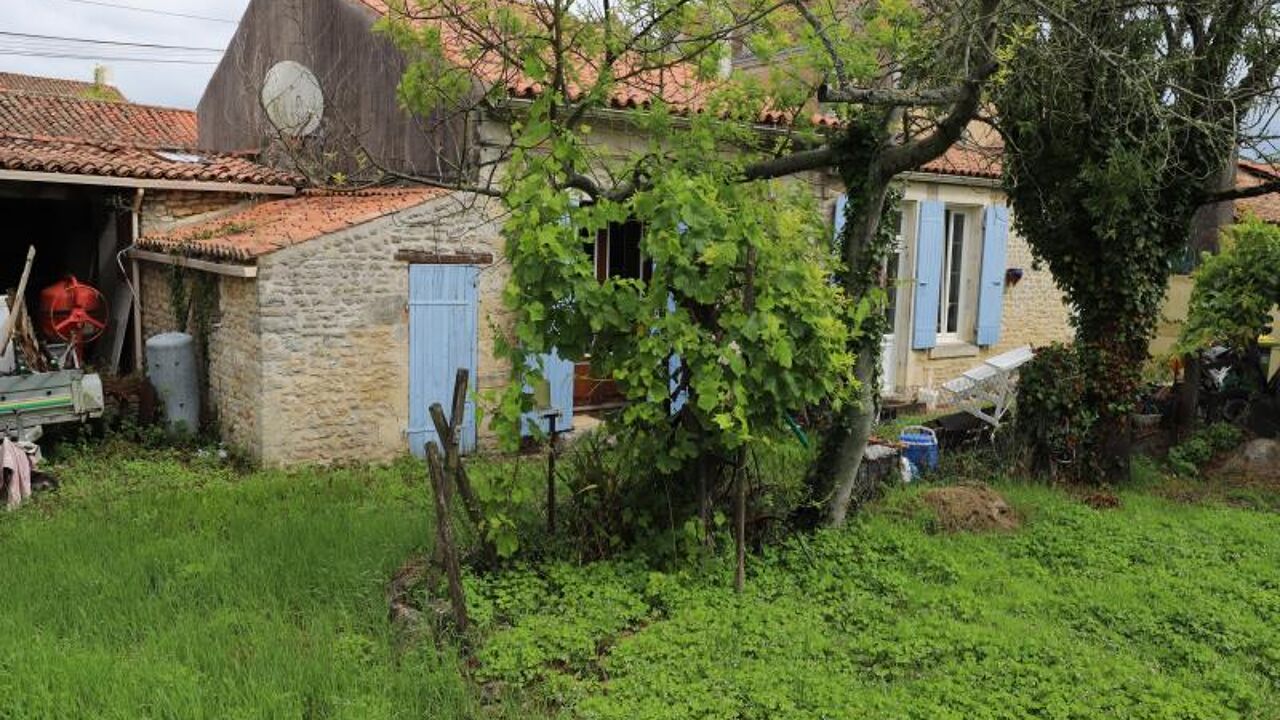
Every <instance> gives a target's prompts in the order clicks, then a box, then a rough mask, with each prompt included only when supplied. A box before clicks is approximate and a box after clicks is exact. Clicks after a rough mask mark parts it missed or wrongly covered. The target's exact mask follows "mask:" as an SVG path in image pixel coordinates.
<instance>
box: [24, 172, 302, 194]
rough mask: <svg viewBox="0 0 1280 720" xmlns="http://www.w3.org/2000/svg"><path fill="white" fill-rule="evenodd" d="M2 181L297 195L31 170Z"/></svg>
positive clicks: (275, 189)
mask: <svg viewBox="0 0 1280 720" xmlns="http://www.w3.org/2000/svg"><path fill="white" fill-rule="evenodd" d="M0 180H8V181H11V182H29V183H54V184H58V185H96V186H99V187H126V188H142V189H145V190H198V191H202V192H226V193H246V194H251V195H297V194H298V189H297V188H296V187H293V186H292V185H261V184H258V183H233V182H216V181H211V180H155V179H151V178H128V177H114V176H111V175H72V174H68V173H50V172H35V171H31V170H0Z"/></svg>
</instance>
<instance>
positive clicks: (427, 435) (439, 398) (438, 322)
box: [409, 265, 479, 457]
mask: <svg viewBox="0 0 1280 720" xmlns="http://www.w3.org/2000/svg"><path fill="white" fill-rule="evenodd" d="M478 279H479V270H478V269H477V268H476V267H474V266H472V265H410V266H409V449H410V450H411V451H412V452H413V454H415V455H417V456H419V457H422V456H423V455H425V454H426V444H427V442H428V441H431V440H434V441H436V442H439V441H440V437H439V436H438V435H437V434H436V429H435V426H434V425H433V424H432V423H431V415H430V414H429V413H428V410H427V409H428V408H429V407H431V404H432V403H440V404H441V405H442V406H444V408H445V413H446V414H448V412H449V404H450V403H451V402H453V379H454V376H455V375H456V374H457V372H458V368H467V369H468V370H470V371H471V388H470V390H469V391H468V393H467V404H466V413H465V415H464V420H463V424H462V450H463V452H470V451H471V450H473V449H475V446H476V408H475V388H476V362H477V324H478V314H479V309H478V302H477V296H476V284H477V280H478Z"/></svg>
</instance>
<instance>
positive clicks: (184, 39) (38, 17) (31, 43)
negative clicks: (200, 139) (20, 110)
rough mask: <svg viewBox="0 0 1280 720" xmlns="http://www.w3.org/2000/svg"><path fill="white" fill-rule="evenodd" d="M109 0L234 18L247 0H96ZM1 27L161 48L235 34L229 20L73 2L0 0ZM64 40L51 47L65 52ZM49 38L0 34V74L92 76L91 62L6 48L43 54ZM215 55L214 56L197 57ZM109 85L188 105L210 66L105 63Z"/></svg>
mask: <svg viewBox="0 0 1280 720" xmlns="http://www.w3.org/2000/svg"><path fill="white" fill-rule="evenodd" d="M94 2H103V3H107V4H112V5H127V6H131V7H139V8H151V9H155V10H163V11H165V12H174V13H184V14H189V15H200V16H205V17H215V18H225V19H228V20H239V18H240V15H241V13H243V12H244V8H245V6H247V5H248V4H249V0H94ZM0 8H3V10H2V11H0V31H3V32H7V33H28V34H33V35H57V36H62V37H76V38H92V39H97V40H116V41H126V42H135V43H152V44H159V45H184V46H194V47H217V48H225V47H226V45H227V42H228V41H230V39H231V35H232V34H233V33H234V32H235V25H233V24H230V23H218V22H208V21H204V20H194V19H189V18H180V17H169V16H165V15H154V14H150V13H141V12H133V11H129V10H121V9H116V8H111V7H101V6H96V5H93V4H83V3H78V2H73V1H72V0H0ZM67 46H68V44H67V43H57V44H56V47H55V48H54V52H60V53H61V54H68V50H67ZM51 47H53V46H51V45H50V44H49V43H47V42H42V41H35V40H32V39H29V38H15V37H13V36H11V35H0V71H7V72H18V73H27V74H31V75H47V76H50V77H64V78H74V79H80V80H89V79H92V78H93V67H94V65H96V64H97V62H96V61H95V60H90V59H69V58H47V57H31V56H21V55H15V54H4V51H10V52H14V51H16V52H31V51H32V50H35V51H36V52H41V53H47V52H48V51H49V50H50V49H51ZM71 52H72V53H73V54H89V55H97V56H102V55H104V54H108V53H110V54H115V55H122V54H132V55H134V56H137V55H141V54H145V55H147V56H149V57H167V58H170V59H174V58H179V57H181V58H193V57H195V56H196V54H193V53H187V54H185V55H178V54H176V53H172V52H168V51H162V50H155V51H151V50H145V51H144V50H137V49H129V48H108V47H105V46H104V47H97V48H93V47H88V46H84V47H79V46H77V47H75V48H72V49H71ZM199 57H200V58H201V59H204V58H206V57H208V58H211V59H216V56H214V55H213V54H212V53H204V54H199ZM103 64H106V65H108V66H109V67H110V69H111V79H112V82H113V83H114V84H115V85H116V86H117V87H119V88H120V90H121V91H122V92H124V94H125V96H126V97H128V98H129V99H130V100H132V101H134V102H140V103H147V104H153V105H166V106H170V107H181V108H194V107H195V105H196V103H197V102H198V101H199V100H200V94H201V93H202V92H204V86H205V83H206V82H208V80H209V76H210V75H212V74H213V69H214V65H203V64H202V65H188V64H164V63H142V62H120V61H105V62H104V63H103Z"/></svg>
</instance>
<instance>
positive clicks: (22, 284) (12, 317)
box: [0, 245, 36, 353]
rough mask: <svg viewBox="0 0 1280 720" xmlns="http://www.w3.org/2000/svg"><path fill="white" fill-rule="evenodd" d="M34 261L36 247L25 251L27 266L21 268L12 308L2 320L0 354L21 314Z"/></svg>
mask: <svg viewBox="0 0 1280 720" xmlns="http://www.w3.org/2000/svg"><path fill="white" fill-rule="evenodd" d="M35 261H36V246H35V245H32V246H31V247H29V248H28V249H27V264H26V266H25V267H23V268H22V279H21V280H19V281H18V292H17V294H16V295H14V296H13V307H12V308H10V309H9V315H8V317H6V318H5V320H4V329H3V330H0V353H3V352H4V350H5V348H7V347H9V338H10V337H12V336H13V327H14V325H15V324H17V322H18V313H20V312H22V305H23V298H25V297H26V294H27V281H28V280H30V279H31V266H32V265H34V264H35Z"/></svg>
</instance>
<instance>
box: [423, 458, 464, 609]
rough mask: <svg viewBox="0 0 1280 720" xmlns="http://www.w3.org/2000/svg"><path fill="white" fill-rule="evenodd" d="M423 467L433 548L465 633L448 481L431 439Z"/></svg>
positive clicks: (459, 570) (450, 599) (462, 599)
mask: <svg viewBox="0 0 1280 720" xmlns="http://www.w3.org/2000/svg"><path fill="white" fill-rule="evenodd" d="M427 469H428V471H429V472H428V473H427V474H428V476H429V477H430V478H431V489H432V495H433V496H434V497H435V502H436V547H437V549H438V550H439V553H440V555H441V556H442V558H443V560H444V571H445V575H446V576H447V577H448V579H449V604H450V605H452V606H453V620H454V622H455V623H456V624H457V626H458V631H459V632H464V633H465V632H466V631H467V624H468V623H467V601H466V597H465V596H464V595H463V594H462V570H461V569H460V568H459V566H458V549H457V547H455V546H454V544H453V517H452V515H451V514H450V512H449V500H448V498H447V497H446V495H445V486H446V485H447V484H448V481H447V480H446V478H445V474H444V466H443V465H442V464H441V462H440V446H438V445H436V443H435V442H434V441H432V442H428V443H427Z"/></svg>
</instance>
